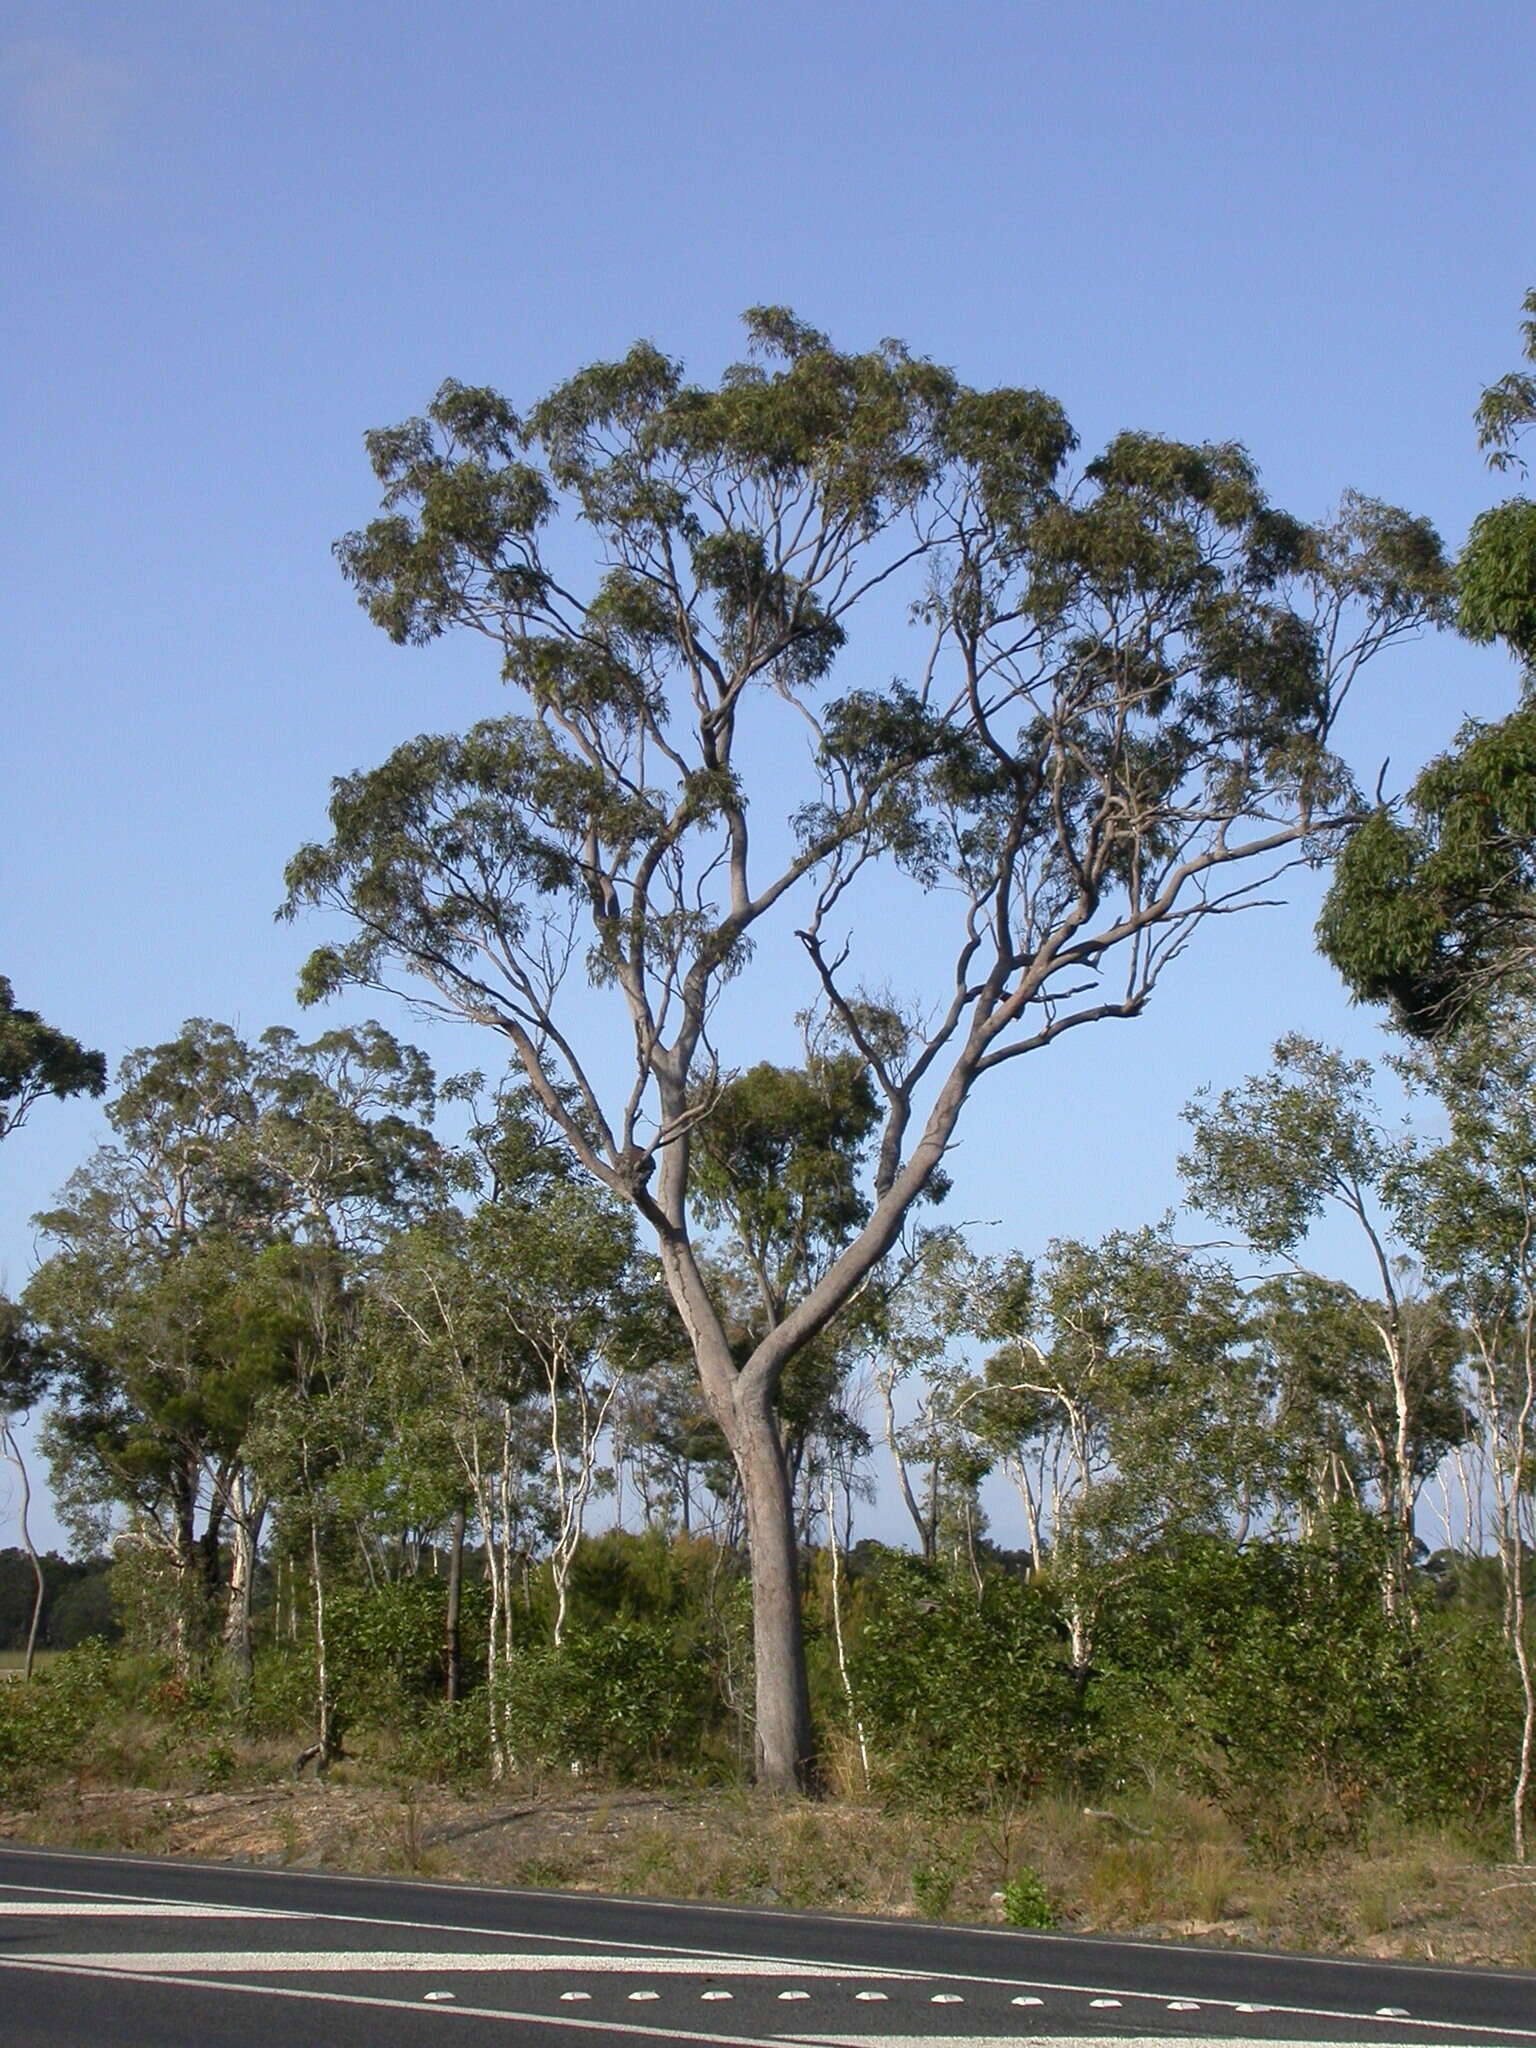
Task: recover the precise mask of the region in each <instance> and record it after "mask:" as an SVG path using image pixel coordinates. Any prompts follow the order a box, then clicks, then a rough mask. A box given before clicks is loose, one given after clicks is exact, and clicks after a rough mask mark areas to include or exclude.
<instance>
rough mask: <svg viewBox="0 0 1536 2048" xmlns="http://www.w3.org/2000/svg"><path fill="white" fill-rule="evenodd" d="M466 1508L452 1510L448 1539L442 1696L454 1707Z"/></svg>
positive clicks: (457, 1694) (457, 1674) (458, 1679)
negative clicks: (446, 1609) (446, 1608)
mask: <svg viewBox="0 0 1536 2048" xmlns="http://www.w3.org/2000/svg"><path fill="white" fill-rule="evenodd" d="M464 1520H465V1517H464V1509H463V1506H462V1504H461V1505H460V1506H458V1507H456V1508H455V1509H454V1511H453V1522H452V1525H451V1528H450V1531H449V1536H448V1613H447V1617H446V1620H445V1623H444V1635H443V1666H444V1675H445V1681H446V1682H445V1684H444V1688H443V1696H444V1698H445V1699H446V1700H447V1701H448V1703H449V1705H450V1706H451V1705H452V1704H453V1702H454V1701H455V1700H456V1699H457V1698H458V1697H459V1691H460V1684H461V1674H460V1663H459V1659H460V1649H461V1638H460V1633H459V1603H460V1594H461V1590H462V1587H463V1583H464Z"/></svg>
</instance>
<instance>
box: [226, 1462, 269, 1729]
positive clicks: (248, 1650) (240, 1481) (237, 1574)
mask: <svg viewBox="0 0 1536 2048" xmlns="http://www.w3.org/2000/svg"><path fill="white" fill-rule="evenodd" d="M229 1494H230V1514H229V1528H230V1546H229V1548H230V1562H229V1593H228V1604H227V1606H226V1609H225V1616H224V1650H225V1654H226V1656H227V1657H228V1659H229V1662H230V1666H231V1668H232V1670H233V1672H234V1674H235V1682H236V1685H237V1686H238V1688H239V1691H240V1695H241V1697H242V1699H243V1698H244V1697H245V1696H246V1695H247V1694H248V1693H249V1691H250V1685H251V1676H252V1672H253V1670H254V1667H255V1656H254V1651H253V1646H252V1641H251V1597H252V1593H253V1591H254V1589H255V1582H256V1553H257V1550H258V1548H259V1547H260V1543H261V1525H262V1522H263V1521H264V1520H265V1518H266V1505H265V1502H264V1501H262V1500H260V1499H259V1498H257V1497H254V1496H253V1493H252V1489H251V1485H250V1482H249V1480H248V1479H247V1478H246V1475H245V1474H244V1473H243V1472H237V1473H236V1474H235V1476H234V1477H233V1479H232V1480H231V1481H230V1486H229Z"/></svg>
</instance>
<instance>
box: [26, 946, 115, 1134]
mask: <svg viewBox="0 0 1536 2048" xmlns="http://www.w3.org/2000/svg"><path fill="white" fill-rule="evenodd" d="M106 1085H107V1062H106V1057H105V1055H104V1054H102V1053H99V1052H87V1051H86V1049H85V1047H84V1046H83V1045H81V1044H80V1042H79V1041H78V1039H74V1038H70V1037H69V1036H67V1034H66V1033H64V1032H62V1031H59V1030H56V1029H55V1028H54V1026H53V1025H52V1024H48V1023H45V1022H44V1021H43V1019H42V1017H41V1016H39V1014H38V1013H37V1011H36V1010H23V1009H20V1008H18V1006H17V1003H16V995H15V991H14V990H13V989H12V987H11V984H10V982H9V981H7V979H6V978H5V976H4V975H3V974H0V1138H7V1137H9V1136H10V1134H11V1132H12V1131H14V1130H18V1129H19V1128H20V1127H21V1125H22V1124H23V1123H24V1122H25V1121H26V1118H27V1112H28V1111H29V1110H30V1109H31V1108H32V1107H33V1105H34V1104H35V1103H38V1102H40V1101H41V1100H42V1098H43V1097H44V1096H45V1095H52V1096H54V1097H55V1098H56V1099H57V1100H58V1101H60V1102H62V1101H64V1100H65V1099H66V1098H67V1097H68V1096H71V1095H100V1094H101V1093H102V1092H103V1090H104V1089H105V1088H106Z"/></svg>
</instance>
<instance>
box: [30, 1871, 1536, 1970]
mask: <svg viewBox="0 0 1536 2048" xmlns="http://www.w3.org/2000/svg"><path fill="white" fill-rule="evenodd" d="M8 1856H18V1857H20V1856H35V1857H37V1858H39V1859H44V1860H46V1859H51V1860H53V1861H55V1862H69V1863H85V1864H94V1865H96V1866H97V1867H98V1868H100V1867H102V1866H105V1867H106V1868H107V1869H109V1870H110V1869H113V1868H114V1867H116V1868H127V1869H131V1870H153V1871H158V1872H160V1873H161V1874H162V1875H167V1874H174V1873H175V1872H178V1871H193V1872H202V1873H205V1874H207V1875H208V1876H211V1877H227V1878H231V1879H233V1880H234V1881H235V1882H236V1883H238V1882H239V1881H240V1880H241V1879H243V1878H247V1877H282V1878H293V1879H306V1880H308V1881H309V1882H310V1883H312V1884H313V1883H318V1884H360V1885H371V1886H381V1887H392V1888H394V1889H396V1890H399V1889H400V1888H402V1887H405V1888H410V1887H412V1886H416V1887H419V1888H420V1889H421V1890H423V1891H429V1892H432V1893H434V1894H435V1895H437V1896H439V1897H442V1898H452V1897H453V1895H454V1894H455V1893H456V1892H458V1893H467V1894H468V1895H470V1896H471V1897H476V1898H482V1899H539V1900H543V1901H546V1902H550V1901H559V1902H562V1903H566V1904H574V1905H583V1906H586V1905H591V1906H623V1907H626V1908H632V1909H634V1910H636V1911H641V1912H649V1913H701V1914H709V1915H722V1916H725V1915H729V1916H734V1917H735V1918H737V1919H741V1918H753V1919H763V1920H775V1921H781V1922H783V1923H784V1924H785V1925H786V1926H790V1927H804V1926H807V1925H814V1924H815V1923H816V1922H818V1921H820V1922H823V1923H824V1924H826V1925H828V1926H832V1927H863V1928H868V1927H892V1928H901V1929H904V1930H905V1931H906V1932H908V1933H915V1932H922V1931H931V1932H933V1933H937V1934H961V1935H966V1936H972V1935H980V1936H984V1937H985V1938H986V1939H987V1940H989V1941H1018V1940H1020V1939H1021V1938H1022V1939H1023V1940H1024V1941H1027V1942H1029V1943H1031V1944H1034V1943H1039V1944H1040V1945H1041V1946H1042V1947H1047V1946H1049V1947H1060V1946H1062V1945H1066V1946H1076V1945H1082V1946H1084V1947H1091V1948H1106V1949H1112V1948H1127V1949H1133V1950H1134V1951H1135V1952H1136V1953H1137V1954H1139V1955H1156V1956H1163V1955H1175V1956H1228V1957H1235V1958H1237V1959H1238V1960H1243V1959H1245V1958H1246V1959H1248V1960H1252V1961H1255V1962H1265V1963H1296V1964H1302V1965H1305V1966H1307V1967H1310V1968H1313V1969H1329V1970H1382V1969H1387V1970H1397V1969H1402V1970H1410V1971H1412V1972H1413V1974H1414V1975H1415V1976H1422V1977H1432V1976H1438V1977H1450V1978H1453V1979H1455V1978H1465V1977H1475V1978H1476V1979H1477V1981H1478V1982H1479V1983H1482V1982H1486V1981H1488V1980H1489V1979H1497V1980H1500V1981H1507V1982H1510V1983H1513V1984H1533V1983H1536V1971H1530V1970H1485V1969H1481V1968H1474V1967H1473V1966H1472V1965H1470V1964H1459V1965H1458V1964H1444V1963H1419V1962H1396V1961H1392V1960H1390V1959H1387V1960H1384V1959H1382V1958H1381V1957H1379V1956H1327V1955H1308V1954H1301V1953H1299V1952H1296V1951H1290V1950H1286V1949H1241V1948H1212V1947H1201V1946H1200V1944H1199V1943H1197V1942H1182V1941H1156V1940H1151V1939H1148V1938H1146V1937H1141V1938H1137V1937H1134V1936H1119V1935H1112V1934H1056V1933H1051V1932H1049V1931H1047V1930H1045V1929H1037V1928H1018V1927H978V1926H973V1925H971V1924H969V1923H968V1922H945V1921H927V1920H897V1919H892V1918H891V1917H890V1916H889V1915H888V1914H882V1913H813V1914H808V1915H807V1914H801V1913H794V1912H787V1911H784V1910H782V1909H781V1910H778V1911H775V1909H774V1908H772V1907H771V1906H737V1905H730V1904H728V1903H723V1902H721V1901H719V1900H713V1899H700V1900H691V1899H648V1898H644V1897H641V1898H624V1897H620V1896H618V1895H616V1894H610V1893H607V1892H559V1891H539V1890H537V1889H535V1888H534V1887H532V1886H528V1885H489V1884H461V1883H458V1882H456V1881H455V1880H453V1879H451V1878H429V1877H428V1878H408V1877H386V1876H380V1875H378V1874H376V1873H374V1872H371V1871H370V1872H350V1871H345V1870H294V1869H292V1868H290V1867H289V1866H287V1865H279V1864H273V1865H271V1866H268V1867H264V1868H260V1869H258V1868H255V1867H253V1866H252V1865H249V1864H239V1863H204V1862H201V1861H198V1860H196V1859H194V1858H192V1857H180V1856H114V1855H107V1854H104V1853H103V1852H101V1851H99V1850H88V1849H46V1848H41V1847H39V1846H38V1845H37V1844H35V1843H32V1842H3V1843H0V1864H3V1862H4V1860H5V1858H6V1857H8ZM0 1889H6V1890H13V1891H44V1890H48V1889H52V1887H48V1886H44V1885H4V1886H0ZM91 1896H93V1897H101V1896H102V1894H101V1893H100V1892H99V1891H97V1892H95V1893H92V1894H91ZM118 1896H121V1894H119V1895H118ZM272 1910H274V1911H281V1910H283V1909H282V1908H274V1909H272ZM314 1917H316V1918H320V1919H331V1920H346V1919H349V1918H351V1917H352V1916H351V1915H348V1914H346V1913H326V1914H317V1915H315V1916H314ZM362 1924H365V1925H369V1926H379V1927H392V1926H400V1927H417V1926H419V1927H436V1926H439V1925H442V1924H443V1923H440V1922H438V1921H435V1920H421V1921H414V1920H399V1921H395V1920H390V1919H387V1918H384V1917H383V1916H380V1917H378V1918H375V1919H369V1920H366V1921H364V1922H363V1923H362ZM444 1931H445V1932H446V1933H449V1934H453V1933H459V1932H463V1933H470V1934H484V1933H486V1932H488V1931H489V1932H491V1933H495V1932H497V1931H498V1930H496V1929H490V1930H487V1929H485V1928H479V1927H472V1928H463V1929H460V1928H457V1927H454V1926H452V1925H445V1926H444ZM521 1938H526V1939H530V1940H531V1939H534V1938H535V1937H533V1936H528V1937H521ZM554 1938H555V1939H558V1938H559V1937H558V1936H557V1937H554ZM587 1946H588V1947H589V1948H601V1947H604V1946H608V1947H614V1948H624V1947H634V1948H653V1949H663V1950H664V1949H668V1948H669V1945H668V1944H667V1943H664V1942H634V1943H625V1942H612V1943H604V1942H603V1941H601V1940H593V1941H589V1942H588V1944H587ZM676 1952H677V1953H679V1954H682V1953H691V1951H685V1950H680V1949H679V1950H677V1951H676ZM888 1974H889V1975H891V1976H899V1975H901V1974H902V1973H901V1972H900V1971H895V1970H893V1971H890V1972H889V1973H888ZM913 1974H922V1975H924V1976H943V1975H946V1974H948V1975H950V1976H954V1977H955V1978H956V1980H957V1981H965V1982H970V1983H976V1984H1006V1983H1012V1982H1013V1981H1014V1980H1013V1978H1012V1977H980V1976H977V1977H970V1978H962V1976H961V1974H960V1973H959V1972H955V1971H950V1972H947V1973H946V1972H944V1971H939V1970H930V1971H923V1972H921V1973H913ZM1021 1981H1022V1980H1021ZM1136 1995H1138V1996H1147V1997H1152V1996H1157V1997H1163V1996H1165V1995H1166V1994H1164V1993H1161V1992H1158V1993H1142V1994H1136ZM1206 2002H1207V2003H1208V2004H1213V2005H1214V2004H1220V2003H1221V2002H1222V2001H1221V2000H1219V1999H1209V2000H1207V2001H1206ZM1228 2002H1229V2003H1230V2001H1228ZM1280 2009H1281V2008H1278V2007H1277V2008H1276V2010H1280ZM1296 2009H1297V2010H1305V2008H1300V2007H1298V2008H1296Z"/></svg>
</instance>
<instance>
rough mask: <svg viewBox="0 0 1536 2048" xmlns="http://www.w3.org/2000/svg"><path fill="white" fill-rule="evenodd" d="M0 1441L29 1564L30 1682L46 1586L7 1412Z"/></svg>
mask: <svg viewBox="0 0 1536 2048" xmlns="http://www.w3.org/2000/svg"><path fill="white" fill-rule="evenodd" d="M0 1441H3V1443H4V1447H5V1455H6V1457H7V1458H8V1459H9V1460H10V1462H11V1463H12V1464H13V1465H14V1466H15V1467H16V1476H17V1478H18V1479H19V1480H20V1482H21V1517H20V1523H19V1527H20V1530H21V1547H22V1549H23V1550H25V1552H26V1553H27V1561H28V1563H29V1564H30V1565H31V1567H32V1584H33V1593H32V1618H31V1620H30V1621H29V1622H28V1623H27V1655H26V1663H25V1665H24V1666H23V1669H22V1680H23V1683H24V1684H27V1685H30V1684H31V1683H32V1667H33V1665H34V1663H35V1662H36V1661H37V1636H38V1630H39V1629H40V1628H41V1627H42V1621H43V1600H44V1597H45V1595H46V1592H47V1585H46V1582H45V1580H44V1578H43V1561H42V1559H41V1558H40V1557H39V1556H38V1554H37V1545H36V1544H35V1543H34V1542H33V1541H32V1530H31V1527H30V1517H31V1509H32V1484H31V1481H30V1479H29V1478H28V1476H27V1466H26V1460H25V1459H24V1458H23V1457H22V1455H21V1446H20V1444H19V1443H17V1441H16V1438H15V1435H14V1433H13V1432H12V1429H11V1418H10V1416H9V1415H3V1414H0Z"/></svg>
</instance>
